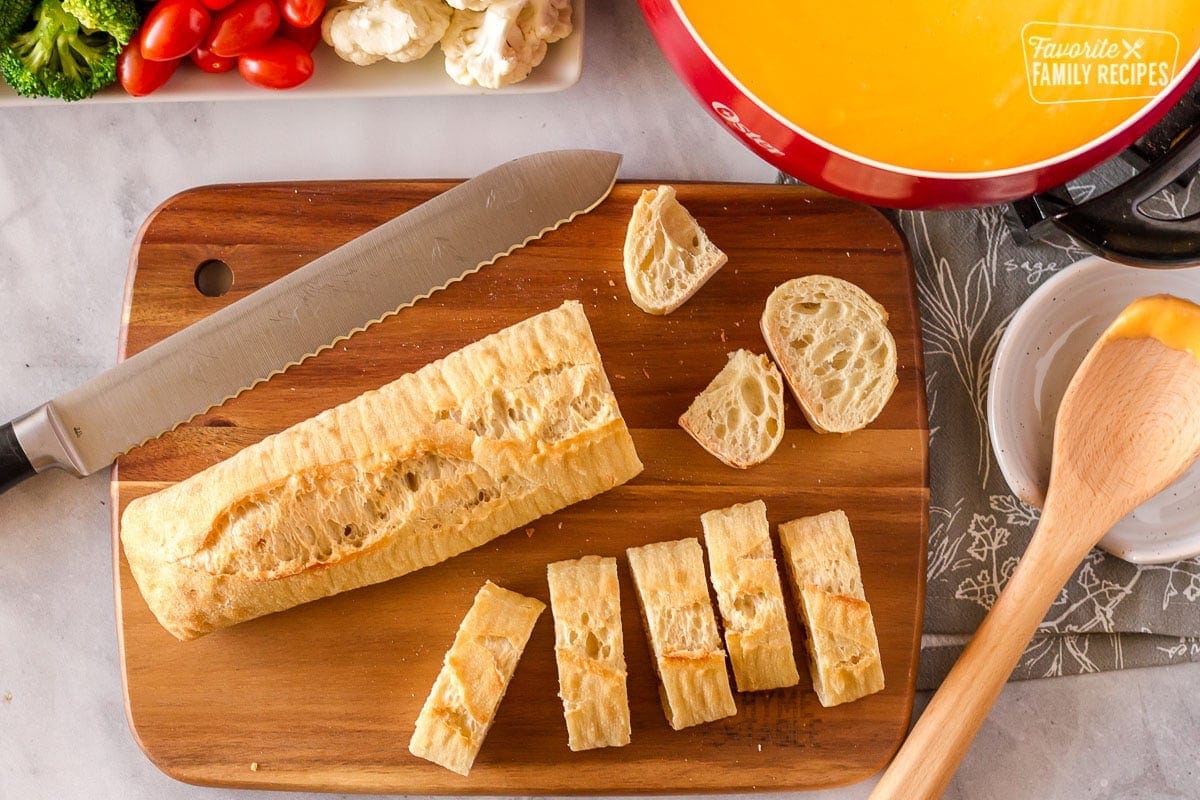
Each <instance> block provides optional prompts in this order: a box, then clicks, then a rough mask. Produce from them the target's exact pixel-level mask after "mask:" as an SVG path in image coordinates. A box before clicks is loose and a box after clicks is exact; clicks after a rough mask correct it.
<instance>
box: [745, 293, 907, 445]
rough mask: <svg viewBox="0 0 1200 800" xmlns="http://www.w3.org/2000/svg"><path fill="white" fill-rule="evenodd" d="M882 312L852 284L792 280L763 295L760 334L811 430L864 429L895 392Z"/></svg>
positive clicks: (891, 343) (891, 342) (892, 343)
mask: <svg viewBox="0 0 1200 800" xmlns="http://www.w3.org/2000/svg"><path fill="white" fill-rule="evenodd" d="M887 320H888V316H887V311H885V310H884V308H883V306H881V305H879V303H877V302H875V300H873V299H872V298H871V296H870V295H868V294H867V293H866V292H864V291H863V290H862V289H860V288H858V287H857V286H855V285H854V284H853V283H850V282H848V281H844V280H842V279H840V278H831V277H829V276H827V275H809V276H807V277H804V278H795V279H794V280H790V281H788V282H787V283H784V284H781V285H780V286H778V287H777V288H776V289H775V291H773V292H771V296H770V297H768V298H767V305H766V309H765V310H764V311H763V315H762V334H763V337H764V338H765V339H766V340H767V349H769V350H770V351H771V355H772V356H773V357H774V358H775V361H776V362H778V364H779V367H780V369H782V370H783V376H784V377H785V378H786V379H787V382H788V386H790V387H791V389H792V394H793V395H795V397H796V402H797V403H799V404H800V410H801V411H803V412H804V416H805V418H807V419H808V422H809V424H810V425H812V427H813V430H815V431H817V432H818V433H848V432H850V431H856V430H858V429H859V428H863V427H866V426H867V425H868V424H870V423H871V422H872V421H873V420H874V419H875V418H876V417H878V416H879V413H880V412H881V411H883V407H884V406H885V405H887V401H888V400H889V399H890V398H891V396H892V391H893V390H894V389H895V388H896V383H897V378H896V340H895V339H893V338H892V334H891V331H889V330H888V327H887Z"/></svg>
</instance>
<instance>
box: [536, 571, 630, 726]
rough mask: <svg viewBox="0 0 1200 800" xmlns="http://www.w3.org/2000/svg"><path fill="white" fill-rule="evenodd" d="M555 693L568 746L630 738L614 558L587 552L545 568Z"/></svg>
mask: <svg viewBox="0 0 1200 800" xmlns="http://www.w3.org/2000/svg"><path fill="white" fill-rule="evenodd" d="M546 577H547V580H548V581H549V583H550V609H551V611H552V612H553V614H554V655H555V658H556V659H557V661H558V696H559V697H560V698H561V699H562V703H563V716H564V717H565V718H566V721H567V746H568V747H570V748H571V749H572V750H591V749H593V748H597V747H621V746H623V745H627V744H629V696H628V693H627V691H626V687H625V641H624V638H623V637H622V633H621V587H620V585H619V584H618V583H617V560H616V559H615V558H600V557H599V556H585V557H583V558H580V559H577V560H575V561H558V562H555V563H553V564H551V565H550V566H548V567H547V568H546Z"/></svg>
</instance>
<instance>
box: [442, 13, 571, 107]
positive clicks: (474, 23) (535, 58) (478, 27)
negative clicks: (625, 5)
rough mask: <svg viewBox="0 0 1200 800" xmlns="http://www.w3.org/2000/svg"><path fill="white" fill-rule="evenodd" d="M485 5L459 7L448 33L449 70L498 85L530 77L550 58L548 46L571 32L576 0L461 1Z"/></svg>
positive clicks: (471, 82) (467, 80) (469, 82)
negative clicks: (547, 54) (547, 51)
mask: <svg viewBox="0 0 1200 800" xmlns="http://www.w3.org/2000/svg"><path fill="white" fill-rule="evenodd" d="M457 2H461V3H463V4H464V5H485V6H486V7H485V8H484V10H482V11H479V10H464V9H457V10H455V12H454V18H453V19H452V20H451V22H450V27H449V28H448V29H447V30H446V34H445V36H443V37H442V51H443V52H444V53H445V54H446V72H447V74H449V75H450V77H451V78H453V79H454V81H455V82H456V83H460V84H462V85H463V86H482V87H484V88H487V89H498V88H500V87H501V86H507V85H508V84H511V83H517V82H518V81H522V80H525V78H526V77H528V76H529V72H530V70H532V69H533V68H534V67H536V66H537V65H538V64H540V63H542V59H544V58H545V57H546V45H547V44H548V43H550V42H557V41H558V40H559V39H562V38H564V37H566V36H567V35H569V34H570V33H571V2H570V0H457Z"/></svg>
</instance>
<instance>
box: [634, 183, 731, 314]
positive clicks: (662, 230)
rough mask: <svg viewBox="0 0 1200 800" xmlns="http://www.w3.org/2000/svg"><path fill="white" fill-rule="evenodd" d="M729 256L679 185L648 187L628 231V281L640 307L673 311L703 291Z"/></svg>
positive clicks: (646, 309) (635, 209)
mask: <svg viewBox="0 0 1200 800" xmlns="http://www.w3.org/2000/svg"><path fill="white" fill-rule="evenodd" d="M726 260H727V258H726V256H725V254H724V253H722V252H721V251H720V249H718V248H717V246H716V245H715V244H713V243H712V242H711V241H709V238H708V235H707V234H705V232H704V229H703V228H701V227H700V223H698V222H696V219H695V217H693V216H692V215H691V214H689V213H688V211H687V209H686V208H684V207H683V206H682V205H680V204H679V200H678V199H676V197H675V189H674V188H672V187H670V186H659V187H658V188H657V189H647V190H646V191H644V192H642V196H641V197H640V198H638V201H637V204H636V205H635V206H634V207H633V216H632V217H631V218H630V220H629V229H628V231H627V232H626V234H625V258H624V261H625V283H626V284H628V286H629V296H630V297H631V298H633V302H634V303H635V304H636V305H637V307H638V308H640V309H642V310H643V311H645V312H647V313H650V314H670V313H671V312H672V311H674V310H675V309H677V308H679V307H680V306H681V305H683V304H684V303H685V302H686V301H687V300H688V299H689V298H690V297H691V296H692V295H694V294H695V293H696V292H698V291H700V287H701V286H703V285H704V284H705V283H706V282H707V281H708V279H709V278H711V277H712V276H713V275H715V274H716V273H717V270H719V269H720V268H721V267H722V266H724V264H725V262H726Z"/></svg>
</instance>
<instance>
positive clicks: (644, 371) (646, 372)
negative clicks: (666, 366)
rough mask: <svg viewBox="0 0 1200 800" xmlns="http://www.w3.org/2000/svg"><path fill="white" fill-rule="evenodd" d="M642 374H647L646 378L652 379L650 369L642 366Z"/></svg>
mask: <svg viewBox="0 0 1200 800" xmlns="http://www.w3.org/2000/svg"><path fill="white" fill-rule="evenodd" d="M642 374H643V375H645V376H646V380H650V370H648V369H646V368H645V367H642Z"/></svg>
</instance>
